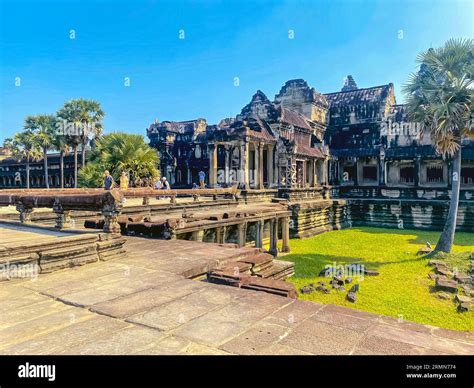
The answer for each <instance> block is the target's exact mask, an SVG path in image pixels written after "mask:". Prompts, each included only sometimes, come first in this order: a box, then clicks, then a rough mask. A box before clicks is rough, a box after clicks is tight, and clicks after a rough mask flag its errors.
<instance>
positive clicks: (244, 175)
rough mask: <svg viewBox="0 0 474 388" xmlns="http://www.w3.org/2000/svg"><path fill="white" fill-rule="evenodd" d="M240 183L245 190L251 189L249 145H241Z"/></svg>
mask: <svg viewBox="0 0 474 388" xmlns="http://www.w3.org/2000/svg"><path fill="white" fill-rule="evenodd" d="M239 168H240V171H239V182H240V184H241V186H242V188H243V189H248V188H249V143H248V142H244V143H243V144H241V145H240V167H239Z"/></svg>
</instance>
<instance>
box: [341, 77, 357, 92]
mask: <svg viewBox="0 0 474 388" xmlns="http://www.w3.org/2000/svg"><path fill="white" fill-rule="evenodd" d="M357 89H359V88H358V87H357V84H356V82H355V81H354V78H353V77H352V75H348V76H347V77H346V79H345V80H344V86H343V87H342V89H341V92H350V91H351V90H357Z"/></svg>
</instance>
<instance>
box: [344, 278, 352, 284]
mask: <svg viewBox="0 0 474 388" xmlns="http://www.w3.org/2000/svg"><path fill="white" fill-rule="evenodd" d="M344 283H346V284H349V283H352V278H350V277H349V278H346V280H344Z"/></svg>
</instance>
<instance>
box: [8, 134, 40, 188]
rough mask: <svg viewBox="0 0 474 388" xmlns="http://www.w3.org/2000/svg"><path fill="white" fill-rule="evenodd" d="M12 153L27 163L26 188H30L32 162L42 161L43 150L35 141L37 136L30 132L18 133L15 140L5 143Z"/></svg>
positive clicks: (14, 137)
mask: <svg viewBox="0 0 474 388" xmlns="http://www.w3.org/2000/svg"><path fill="white" fill-rule="evenodd" d="M4 144H5V145H6V146H7V147H9V149H10V150H11V152H12V155H13V157H15V158H17V159H18V160H19V161H22V160H25V161H26V188H27V189H29V188H30V161H37V160H40V159H41V154H42V153H41V148H40V147H39V146H38V143H37V142H36V140H35V134H34V133H33V132H32V131H30V130H27V131H24V132H19V133H16V134H15V135H14V136H13V139H7V140H6V141H5V143H4Z"/></svg>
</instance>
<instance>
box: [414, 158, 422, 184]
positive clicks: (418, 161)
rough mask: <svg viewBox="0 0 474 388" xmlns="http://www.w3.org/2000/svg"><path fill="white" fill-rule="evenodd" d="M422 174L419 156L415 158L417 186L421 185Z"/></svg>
mask: <svg viewBox="0 0 474 388" xmlns="http://www.w3.org/2000/svg"><path fill="white" fill-rule="evenodd" d="M420 175H421V157H420V156H417V157H416V158H415V179H414V181H415V182H414V183H415V187H418V186H419V185H420Z"/></svg>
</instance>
